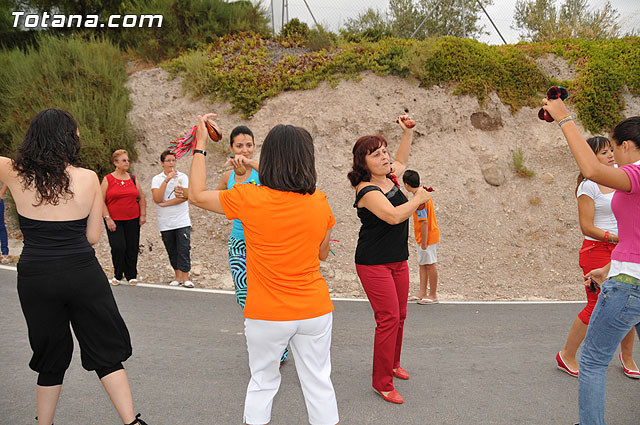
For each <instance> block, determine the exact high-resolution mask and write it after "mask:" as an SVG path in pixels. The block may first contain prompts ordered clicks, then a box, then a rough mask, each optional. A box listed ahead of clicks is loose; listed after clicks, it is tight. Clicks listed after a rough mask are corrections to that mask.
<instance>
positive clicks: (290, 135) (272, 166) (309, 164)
mask: <svg viewBox="0 0 640 425" xmlns="http://www.w3.org/2000/svg"><path fill="white" fill-rule="evenodd" d="M259 177H260V183H261V184H262V185H263V186H267V187H270V188H271V189H275V190H281V191H287V192H296V193H301V194H305V193H309V194H312V193H313V192H315V190H316V180H317V174H316V160H315V155H314V150H313V138H312V137H311V134H309V132H308V131H307V130H305V129H304V128H302V127H294V126H292V125H282V124H279V125H276V126H275V127H273V128H272V129H271V131H269V134H267V137H266V138H265V139H264V143H263V144H262V150H261V151H260V171H259Z"/></svg>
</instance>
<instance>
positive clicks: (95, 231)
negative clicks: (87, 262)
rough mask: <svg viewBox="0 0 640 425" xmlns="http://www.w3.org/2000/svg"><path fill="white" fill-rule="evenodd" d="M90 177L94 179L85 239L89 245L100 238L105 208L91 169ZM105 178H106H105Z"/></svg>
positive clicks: (97, 182) (99, 188)
mask: <svg viewBox="0 0 640 425" xmlns="http://www.w3.org/2000/svg"><path fill="white" fill-rule="evenodd" d="M91 178H92V179H93V180H94V182H93V184H92V186H93V203H92V204H91V210H90V211H89V218H88V219H87V231H86V234H87V240H88V241H89V243H90V244H91V245H95V244H97V243H98V241H99V240H100V233H101V231H102V229H101V224H102V214H103V212H104V211H105V210H106V209H107V207H106V206H105V205H104V198H103V195H102V190H101V185H100V183H99V180H98V175H97V174H96V173H94V172H93V171H91ZM105 180H106V179H105Z"/></svg>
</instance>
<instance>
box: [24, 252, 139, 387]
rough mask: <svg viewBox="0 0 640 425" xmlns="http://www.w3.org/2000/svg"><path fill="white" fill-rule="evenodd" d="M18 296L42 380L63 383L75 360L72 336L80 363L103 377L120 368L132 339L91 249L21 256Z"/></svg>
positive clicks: (42, 382) (45, 383)
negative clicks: (58, 254)
mask: <svg viewBox="0 0 640 425" xmlns="http://www.w3.org/2000/svg"><path fill="white" fill-rule="evenodd" d="M18 296H19V298H20V306H21V307H22V312H23V314H24V317H25V319H26V321H27V328H28V330H29V343H30V344H31V349H32V350H33V357H32V358H31V361H30V362H29V367H30V368H31V369H33V370H34V371H36V372H38V373H39V375H38V385H41V386H53V385H60V384H62V381H63V379H64V373H65V371H66V370H67V368H68V367H69V364H70V363H71V355H72V353H73V339H72V337H71V329H70V327H69V324H71V326H73V332H74V333H75V335H76V338H77V339H78V343H79V345H80V357H81V360H82V367H84V368H85V369H86V370H94V371H96V373H97V374H98V377H99V378H102V377H104V376H106V375H108V374H110V373H112V372H115V371H116V370H120V369H122V368H123V367H122V362H123V361H125V360H126V359H128V358H129V357H130V356H131V339H130V336H129V331H128V329H127V326H126V325H125V323H124V320H123V319H122V316H120V312H119V311H118V306H117V305H116V301H115V299H114V298H113V293H112V292H111V286H110V285H109V281H108V280H107V277H106V275H105V274H104V271H103V270H102V267H101V266H100V263H98V260H97V259H96V257H95V254H94V252H93V250H92V251H91V252H88V253H83V254H76V255H70V256H67V257H63V258H58V259H54V260H25V261H23V260H20V262H19V263H18Z"/></svg>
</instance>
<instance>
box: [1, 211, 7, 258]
mask: <svg viewBox="0 0 640 425" xmlns="http://www.w3.org/2000/svg"><path fill="white" fill-rule="evenodd" d="M0 247H1V248H0V252H1V253H2V255H8V254H9V239H8V237H7V227H6V226H5V225H4V199H0Z"/></svg>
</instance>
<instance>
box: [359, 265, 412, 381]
mask: <svg viewBox="0 0 640 425" xmlns="http://www.w3.org/2000/svg"><path fill="white" fill-rule="evenodd" d="M356 271H357V272H358V277H359V278H360V282H362V287H363V288H364V291H365V292H366V293H367V297H368V298H369V302H370V303H371V307H372V308H373V313H374V316H375V318H376V334H375V340H374V343H373V377H372V385H373V388H375V389H377V390H378V391H392V390H393V389H394V387H393V369H397V368H398V367H400V352H401V351H402V333H403V330H404V319H405V318H406V317H407V298H408V296H409V266H408V265H407V262H406V261H400V262H398V263H389V264H380V265H375V266H363V265H360V264H356Z"/></svg>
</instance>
